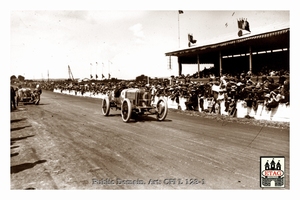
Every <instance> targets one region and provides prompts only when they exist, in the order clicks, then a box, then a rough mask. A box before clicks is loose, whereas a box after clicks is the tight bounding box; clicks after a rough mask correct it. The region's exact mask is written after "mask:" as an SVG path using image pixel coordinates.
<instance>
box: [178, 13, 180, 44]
mask: <svg viewBox="0 0 300 200" xmlns="http://www.w3.org/2000/svg"><path fill="white" fill-rule="evenodd" d="M179 15H180V13H179V11H178V48H180V28H179V26H180V24H179Z"/></svg>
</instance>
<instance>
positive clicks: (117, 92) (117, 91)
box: [114, 82, 126, 98]
mask: <svg viewBox="0 0 300 200" xmlns="http://www.w3.org/2000/svg"><path fill="white" fill-rule="evenodd" d="M124 89H126V85H125V83H124V82H121V83H120V84H119V85H117V87H116V89H115V92H114V93H115V97H116V98H119V97H120V95H121V92H122V90H124Z"/></svg>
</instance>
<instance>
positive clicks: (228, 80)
mask: <svg viewBox="0 0 300 200" xmlns="http://www.w3.org/2000/svg"><path fill="white" fill-rule="evenodd" d="M276 75H278V76H274V74H265V75H264V74H263V75H261V76H252V74H251V73H250V72H248V73H241V74H240V75H239V76H231V75H229V74H225V75H223V76H221V77H214V76H211V77H210V78H208V79H207V81H199V80H198V81H196V80H194V79H193V77H191V76H189V75H186V76H184V75H181V76H178V77H173V76H172V77H171V78H170V79H165V80H151V81H150V82H149V83H147V82H143V81H139V82H136V81H120V82H106V83H101V82H98V83H88V82H87V83H70V82H64V83H60V84H57V83H56V84H52V87H53V88H55V89H60V90H74V91H75V93H77V95H80V94H81V95H83V94H84V93H85V92H90V93H92V94H99V93H101V94H108V93H109V92H111V91H113V90H118V89H120V88H121V89H124V88H131V87H132V88H145V89H146V90H149V91H150V92H151V94H152V97H154V96H165V97H168V98H170V99H171V100H173V101H175V102H177V103H179V99H180V97H183V98H185V99H186V102H185V104H186V108H187V109H188V110H199V109H200V110H199V111H203V112H213V113H220V110H219V108H220V103H221V102H222V101H224V102H225V111H226V112H228V114H230V115H234V111H235V108H236V103H237V101H239V100H244V102H245V107H250V108H253V109H254V110H256V109H257V107H258V104H259V103H263V105H264V106H265V107H266V108H267V109H269V110H271V109H272V108H275V107H277V106H278V105H279V103H285V104H287V105H288V104H289V101H290V94H289V76H288V74H284V75H283V74H280V73H277V74H276ZM204 100H206V101H207V102H208V107H207V108H204V106H203V105H204Z"/></svg>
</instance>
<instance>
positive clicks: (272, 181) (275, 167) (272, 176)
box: [260, 156, 285, 187]
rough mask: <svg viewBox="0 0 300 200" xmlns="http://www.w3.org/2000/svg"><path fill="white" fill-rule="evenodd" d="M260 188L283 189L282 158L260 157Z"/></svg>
mask: <svg viewBox="0 0 300 200" xmlns="http://www.w3.org/2000/svg"><path fill="white" fill-rule="evenodd" d="M260 171H261V175H260V176H261V177H260V186H261V187H284V184H285V177H284V157H283V156H270V157H269V156H261V157H260Z"/></svg>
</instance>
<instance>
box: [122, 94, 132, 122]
mask: <svg viewBox="0 0 300 200" xmlns="http://www.w3.org/2000/svg"><path fill="white" fill-rule="evenodd" d="M131 114H132V105H131V103H130V101H129V99H124V101H123V102H122V104H121V115H122V120H123V122H126V123H127V122H129V120H130V118H131Z"/></svg>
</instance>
